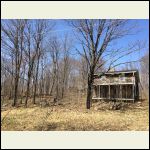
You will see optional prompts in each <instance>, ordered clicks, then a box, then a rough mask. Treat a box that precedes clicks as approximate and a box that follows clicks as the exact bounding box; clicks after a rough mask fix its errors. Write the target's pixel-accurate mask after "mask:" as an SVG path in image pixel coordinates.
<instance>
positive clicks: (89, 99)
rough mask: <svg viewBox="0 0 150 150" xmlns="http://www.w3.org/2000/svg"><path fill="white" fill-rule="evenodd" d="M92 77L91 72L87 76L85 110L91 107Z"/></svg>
mask: <svg viewBox="0 0 150 150" xmlns="http://www.w3.org/2000/svg"><path fill="white" fill-rule="evenodd" d="M93 76H94V73H93V72H92V73H90V75H88V89H87V101H86V108H87V109H90V107H91V98H92V83H93Z"/></svg>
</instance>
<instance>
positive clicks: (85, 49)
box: [69, 19, 131, 109]
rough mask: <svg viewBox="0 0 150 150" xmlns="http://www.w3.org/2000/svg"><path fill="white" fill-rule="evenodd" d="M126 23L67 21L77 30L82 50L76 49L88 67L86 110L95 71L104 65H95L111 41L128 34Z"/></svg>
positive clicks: (88, 20) (116, 20)
mask: <svg viewBox="0 0 150 150" xmlns="http://www.w3.org/2000/svg"><path fill="white" fill-rule="evenodd" d="M127 22H128V20H121V19H115V20H109V19H107V20H106V19H97V20H95V19H84V20H71V21H69V24H71V25H72V26H73V27H74V28H76V29H77V33H78V34H77V38H78V40H79V42H80V44H81V46H82V50H78V49H77V51H78V53H79V54H80V55H81V56H83V57H84V58H85V59H86V61H87V63H88V65H89V70H88V81H87V85H88V87H87V101H86V107H87V109H90V106H91V96H92V83H93V79H94V73H95V69H96V68H97V67H98V68H100V67H102V66H103V65H104V64H103V63H102V64H100V65H99V66H97V64H98V62H99V60H101V59H102V56H104V54H105V53H106V52H107V49H108V47H109V45H110V44H111V43H112V42H113V41H115V40H117V39H120V38H122V37H124V36H125V35H127V34H128V33H129V31H130V29H131V27H130V28H129V27H126V23H127ZM118 53H119V52H118ZM110 69H111V67H109V68H108V70H110Z"/></svg>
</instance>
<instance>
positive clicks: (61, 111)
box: [1, 100, 149, 131]
mask: <svg viewBox="0 0 150 150" xmlns="http://www.w3.org/2000/svg"><path fill="white" fill-rule="evenodd" d="M102 106H104V105H102V102H98V103H94V104H93V107H92V108H91V110H89V111H87V110H86V109H85V102H84V101H83V100H82V101H80V102H79V101H78V102H76V103H75V101H70V102H68V101H66V103H62V102H60V103H59V104H58V105H56V106H55V105H54V106H50V107H46V108H40V107H39V106H32V107H30V108H23V107H19V108H12V110H11V111H10V112H9V113H8V111H9V110H10V109H8V110H4V111H2V112H1V114H2V118H3V117H4V116H5V115H6V114H7V116H6V117H5V119H4V120H3V122H2V125H1V127H2V130H13V131H14V130H15V131H23V130H25V131H42V130H44V131H62V130H67V131H85V130H86V131H98V130H99V131H127V130H129V131H130V130H136V131H147V130H149V117H148V116H149V111H148V102H147V101H144V102H142V103H135V104H130V105H129V107H128V108H126V109H125V110H118V111H115V110H108V109H104V108H102Z"/></svg>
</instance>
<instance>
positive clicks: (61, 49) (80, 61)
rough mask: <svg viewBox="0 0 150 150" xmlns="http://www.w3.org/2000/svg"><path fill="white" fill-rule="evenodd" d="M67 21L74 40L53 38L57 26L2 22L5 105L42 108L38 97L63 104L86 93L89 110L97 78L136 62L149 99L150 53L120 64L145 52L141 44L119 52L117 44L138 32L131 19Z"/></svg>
mask: <svg viewBox="0 0 150 150" xmlns="http://www.w3.org/2000/svg"><path fill="white" fill-rule="evenodd" d="M64 22H65V23H66V24H67V25H68V27H71V28H73V29H74V30H73V33H74V34H73V35H72V36H71V37H70V35H69V34H64V37H63V38H61V37H59V36H58V35H57V34H56V35H54V34H51V33H52V31H55V30H56V27H55V26H56V24H55V22H51V21H49V20H2V23H1V32H2V33H1V98H2V101H1V103H3V102H5V101H6V100H8V99H9V100H11V104H12V106H17V105H19V104H24V106H25V107H28V100H29V99H30V100H31V101H32V103H33V104H36V98H37V97H38V98H39V97H42V96H44V95H48V96H52V97H53V99H54V101H59V100H60V99H61V100H62V99H63V98H64V96H67V94H68V93H70V92H76V93H78V92H80V93H83V94H85V95H86V96H87V98H86V99H87V101H86V107H87V108H88V109H89V108H90V106H91V96H92V83H93V75H94V73H99V72H101V71H103V72H107V71H110V70H112V69H114V68H115V67H117V66H121V65H126V64H132V63H134V64H136V63H138V64H139V68H138V69H139V70H140V72H141V85H142V87H143V91H144V93H145V94H146V96H147V97H148V91H147V89H149V83H148V82H147V81H148V79H149V69H148V67H149V54H148V53H145V56H143V57H141V58H140V59H136V60H135V59H133V60H126V61H124V62H120V61H119V60H121V59H122V58H123V57H125V56H128V55H130V54H132V53H135V52H137V51H142V50H143V49H145V48H146V44H145V42H143V41H135V42H134V43H130V44H129V45H127V46H126V47H125V48H118V49H113V42H114V41H117V40H118V39H120V38H122V37H124V36H129V34H132V32H133V30H134V29H135V27H134V26H129V25H128V24H127V23H128V20H105V19H99V20H88V19H85V20H67V21H64ZM76 42H77V43H78V44H79V45H80V47H79V46H78V47H77V46H76V44H75V43H76ZM135 68H136V67H135Z"/></svg>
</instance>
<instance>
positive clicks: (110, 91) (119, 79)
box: [92, 70, 139, 102]
mask: <svg viewBox="0 0 150 150" xmlns="http://www.w3.org/2000/svg"><path fill="white" fill-rule="evenodd" d="M92 99H106V100H121V101H133V102H134V101H135V100H138V99H139V73H138V71H137V70H128V71H114V72H107V73H104V74H100V75H98V74H95V75H94V82H93V96H92Z"/></svg>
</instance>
